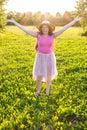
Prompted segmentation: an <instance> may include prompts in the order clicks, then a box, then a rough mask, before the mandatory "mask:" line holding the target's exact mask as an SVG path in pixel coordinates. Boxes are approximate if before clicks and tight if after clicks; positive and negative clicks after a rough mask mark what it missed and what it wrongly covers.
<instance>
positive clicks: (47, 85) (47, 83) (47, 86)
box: [46, 75, 51, 96]
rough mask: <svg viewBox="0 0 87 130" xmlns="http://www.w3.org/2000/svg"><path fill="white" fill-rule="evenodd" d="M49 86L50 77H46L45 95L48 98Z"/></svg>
mask: <svg viewBox="0 0 87 130" xmlns="http://www.w3.org/2000/svg"><path fill="white" fill-rule="evenodd" d="M50 84H51V76H50V75H49V76H47V80H46V95H47V96H49V91H50Z"/></svg>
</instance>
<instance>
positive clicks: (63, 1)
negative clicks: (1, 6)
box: [6, 0, 76, 15]
mask: <svg viewBox="0 0 87 130" xmlns="http://www.w3.org/2000/svg"><path fill="white" fill-rule="evenodd" d="M75 6H76V0H8V4H7V6H6V9H7V11H17V12H22V13H23V12H33V13H35V12H38V11H40V12H42V13H46V12H50V13H51V14H53V15H55V14H56V13H57V12H60V13H61V14H63V13H64V12H65V11H73V10H75Z"/></svg>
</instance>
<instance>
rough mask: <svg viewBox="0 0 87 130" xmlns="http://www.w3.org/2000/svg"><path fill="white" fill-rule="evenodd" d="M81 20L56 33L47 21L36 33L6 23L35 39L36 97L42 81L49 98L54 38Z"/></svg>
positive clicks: (55, 73) (52, 74)
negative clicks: (44, 83)
mask: <svg viewBox="0 0 87 130" xmlns="http://www.w3.org/2000/svg"><path fill="white" fill-rule="evenodd" d="M81 19H82V18H81V17H80V18H79V17H76V18H75V19H74V20H73V21H72V22H70V23H68V24H67V25H65V26H64V27H62V28H61V29H60V30H58V31H56V32H54V30H55V26H54V25H53V24H51V23H50V22H49V21H47V20H45V21H43V22H42V23H40V24H39V25H37V26H36V27H37V29H38V30H39V31H38V32H36V31H32V30H28V29H26V28H25V27H24V26H22V25H20V24H19V23H17V22H16V21H15V20H14V19H10V20H8V21H7V22H12V23H14V24H15V25H16V26H17V27H19V28H20V29H21V30H23V31H24V32H26V33H28V34H29V35H31V36H33V37H35V38H37V50H38V51H37V54H36V57H35V62H34V67H33V79H35V80H36V94H35V96H36V97H37V96H38V95H39V94H40V88H41V82H42V81H44V82H46V95H47V96H49V90H50V84H51V81H52V80H53V79H54V78H55V77H56V76H57V70H56V58H55V54H54V52H53V50H52V45H53V40H54V38H56V37H57V36H59V35H60V34H62V33H63V32H64V31H65V30H67V29H68V28H69V27H71V26H72V25H74V24H75V23H76V22H78V21H80V20H81Z"/></svg>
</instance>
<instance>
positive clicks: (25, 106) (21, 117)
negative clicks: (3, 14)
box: [0, 26, 87, 130]
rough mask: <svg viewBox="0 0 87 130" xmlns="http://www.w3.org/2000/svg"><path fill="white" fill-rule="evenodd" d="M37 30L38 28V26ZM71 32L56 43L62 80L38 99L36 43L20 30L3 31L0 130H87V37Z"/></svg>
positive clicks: (0, 43) (0, 41) (72, 29)
mask: <svg viewBox="0 0 87 130" xmlns="http://www.w3.org/2000/svg"><path fill="white" fill-rule="evenodd" d="M33 29H35V28H33ZM81 32H82V29H81V28H75V27H73V28H70V29H68V30H67V31H65V32H64V33H63V34H62V35H61V36H59V37H57V38H56V39H55V48H54V52H55V55H56V61H57V70H58V73H59V74H58V76H57V78H56V79H55V80H53V81H52V83H51V89H50V96H49V97H47V96H46V95H45V83H42V88H41V94H40V96H39V97H37V98H35V96H34V94H35V91H36V82H35V81H34V80H33V79H32V68H33V63H34V59H35V55H36V52H35V51H34V46H35V43H36V39H35V38H33V37H31V36H29V35H27V34H25V33H24V32H22V31H21V30H19V29H18V28H17V27H14V26H10V27H7V28H6V31H5V32H4V33H2V32H1V33H0V130H87V37H81Z"/></svg>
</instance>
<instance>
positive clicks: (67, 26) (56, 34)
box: [54, 17, 82, 37]
mask: <svg viewBox="0 0 87 130" xmlns="http://www.w3.org/2000/svg"><path fill="white" fill-rule="evenodd" d="M81 19H82V17H76V18H75V19H74V20H73V21H72V22H70V23H68V24H66V25H65V26H63V27H62V28H61V29H60V30H58V31H56V32H54V37H57V36H59V35H60V34H61V33H63V32H64V31H65V30H67V29H68V28H69V27H71V26H72V25H74V24H75V23H76V22H78V21H80V20H81Z"/></svg>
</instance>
